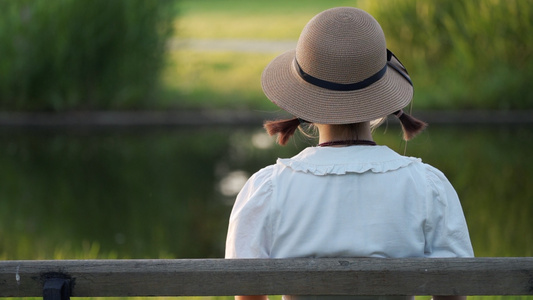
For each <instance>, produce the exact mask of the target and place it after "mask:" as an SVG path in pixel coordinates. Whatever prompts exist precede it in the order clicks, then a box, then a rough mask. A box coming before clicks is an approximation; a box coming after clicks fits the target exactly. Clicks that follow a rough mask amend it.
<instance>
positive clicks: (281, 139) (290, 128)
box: [263, 118, 304, 146]
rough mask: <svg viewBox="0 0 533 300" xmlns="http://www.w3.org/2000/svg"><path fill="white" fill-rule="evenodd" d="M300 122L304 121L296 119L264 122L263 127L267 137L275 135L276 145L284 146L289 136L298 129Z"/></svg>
mask: <svg viewBox="0 0 533 300" xmlns="http://www.w3.org/2000/svg"><path fill="white" fill-rule="evenodd" d="M301 122H304V121H302V120H300V119H298V118H293V119H285V120H276V121H266V122H265V124H264V125H263V127H264V128H265V129H266V131H267V133H268V134H269V135H271V136H272V135H275V134H277V135H278V138H277V141H278V144H280V145H282V146H284V145H286V144H287V142H288V141H289V139H290V138H291V136H293V135H294V132H295V131H296V129H298V127H299V126H300V123H301Z"/></svg>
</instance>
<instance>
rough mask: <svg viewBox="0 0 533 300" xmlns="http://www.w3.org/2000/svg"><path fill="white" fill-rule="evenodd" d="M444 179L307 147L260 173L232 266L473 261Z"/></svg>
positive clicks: (246, 195)
mask: <svg viewBox="0 0 533 300" xmlns="http://www.w3.org/2000/svg"><path fill="white" fill-rule="evenodd" d="M473 255H474V253H473V250H472V245H471V243H470V238H469V234H468V228H467V225H466V221H465V218H464V214H463V211H462V208H461V204H460V202H459V198H458V196H457V193H456V192H455V190H454V188H453V187H452V185H451V184H450V182H449V181H448V180H447V179H446V177H445V176H444V175H443V174H442V172H440V171H439V170H437V169H436V168H434V167H432V166H430V165H427V164H424V163H422V161H421V160H420V159H418V158H412V157H405V156H401V155H399V154H397V153H396V152H394V151H393V150H391V149H389V148H388V147H386V146H350V147H310V148H306V149H304V150H303V151H302V152H301V153H300V154H298V155H296V156H295V157H293V158H290V159H278V161H277V163H276V164H274V165H271V166H268V167H266V168H264V169H261V170H260V171H258V172H257V173H255V174H254V175H253V176H252V177H251V178H250V179H249V180H248V182H247V183H246V185H245V186H244V187H243V189H242V190H241V192H240V193H239V195H238V196H237V199H236V201H235V205H234V207H233V210H232V213H231V216H230V224H229V230H228V236H227V240H226V258H290V257H361V256H363V257H384V258H400V257H472V256H473Z"/></svg>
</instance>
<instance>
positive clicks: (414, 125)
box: [393, 109, 428, 141]
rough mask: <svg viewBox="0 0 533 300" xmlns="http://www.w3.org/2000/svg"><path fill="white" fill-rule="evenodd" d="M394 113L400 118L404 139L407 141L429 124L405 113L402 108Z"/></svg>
mask: <svg viewBox="0 0 533 300" xmlns="http://www.w3.org/2000/svg"><path fill="white" fill-rule="evenodd" d="M393 115H395V116H396V117H397V118H398V119H399V120H400V123H401V124H402V130H403V139H404V140H406V141H408V140H410V139H412V138H414V137H415V136H416V135H417V134H419V133H420V132H422V130H424V129H425V128H426V127H427V126H428V124H427V123H426V122H424V121H421V120H419V119H417V118H415V117H413V116H411V115H409V114H407V113H405V112H404V111H403V110H401V109H400V110H399V111H397V112H394V113H393Z"/></svg>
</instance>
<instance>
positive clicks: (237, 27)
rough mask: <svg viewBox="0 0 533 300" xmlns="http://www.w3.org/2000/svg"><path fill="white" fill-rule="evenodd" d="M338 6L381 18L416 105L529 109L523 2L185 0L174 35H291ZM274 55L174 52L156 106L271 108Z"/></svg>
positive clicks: (531, 8)
mask: <svg viewBox="0 0 533 300" xmlns="http://www.w3.org/2000/svg"><path fill="white" fill-rule="evenodd" d="M334 6H357V7H360V8H363V9H365V10H367V11H369V12H370V13H371V14H373V15H374V16H375V17H376V19H377V20H378V21H379V22H380V23H381V25H382V27H383V29H384V31H385V34H386V37H387V43H388V46H389V47H390V48H391V49H392V50H393V51H394V52H395V53H396V54H398V55H399V57H400V58H401V59H402V61H403V62H404V63H405V64H406V66H407V67H408V70H409V71H410V73H411V75H412V78H413V81H414V83H415V98H414V102H415V107H416V108H418V109H532V108H533V94H532V92H531V91H532V90H531V89H530V88H529V85H530V83H529V81H530V78H531V76H533V64H532V63H531V62H532V60H531V59H530V58H531V56H532V55H533V50H532V49H533V45H532V42H533V40H531V39H529V38H528V35H527V34H523V32H529V31H531V28H533V22H532V21H531V20H533V18H531V17H530V15H532V14H533V5H530V4H529V2H527V1H519V0H511V1H503V0H495V1H490V2H489V1H478V0H473V1H468V2H450V1H442V0H439V1H433V2H431V1H411V0H385V1H367V0H360V1H325V0H324V1H318V0H314V1H305V2H297V1H281V0H276V1H269V2H258V1H217V0H204V1H193V0H188V1H182V2H181V3H180V5H179V11H180V18H179V20H178V21H177V22H176V26H175V27H176V29H177V30H176V32H177V35H176V37H179V38H190V39H250V40H254V39H262V40H294V41H295V40H297V38H298V36H299V34H300V32H301V30H302V28H303V27H304V25H305V24H306V23H307V22H308V21H309V19H311V18H312V17H313V16H314V15H316V14H317V13H319V12H320V11H323V10H324V9H327V8H331V7H334ZM506 20H507V21H506ZM278 54H280V53H272V54H270V55H266V54H265V55H258V54H254V53H245V52H242V53H237V54H235V53H234V54H230V53H219V52H216V51H198V52H196V53H192V52H187V51H182V52H177V53H171V54H170V55H169V56H168V59H169V61H170V62H171V63H170V64H169V66H167V68H166V70H165V72H164V75H163V78H164V79H163V83H164V86H165V96H164V97H163V99H162V100H161V101H160V102H159V104H160V105H162V106H166V107H168V106H170V107H177V108H179V107H184V108H189V107H224V108H228V109H231V108H245V109H264V108H265V106H266V107H267V108H268V107H269V104H265V101H267V100H266V99H265V97H264V96H263V94H262V91H261V88H260V86H259V81H260V72H261V70H262V69H263V68H264V67H265V66H266V64H267V63H268V61H270V59H272V58H273V57H275V56H276V55H278ZM180 55H181V57H180ZM221 68H224V69H223V70H222V69H221ZM217 74H218V75H222V74H223V76H224V77H223V78H229V79H231V80H221V76H218V75H217ZM196 79H201V80H196Z"/></svg>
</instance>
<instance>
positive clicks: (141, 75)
mask: <svg viewBox="0 0 533 300" xmlns="http://www.w3.org/2000/svg"><path fill="white" fill-rule="evenodd" d="M174 12H175V7H174V3H173V1H171V0H115V1H107V0H17V1H11V0H0V53H2V55H1V56H0V109H4V110H5V109H30V110H68V109H93V108H120V107H123V106H129V105H132V104H135V105H141V106H142V104H144V103H148V101H150V99H151V97H153V95H154V93H155V91H156V87H157V85H158V82H159V78H158V74H159V71H160V69H161V68H162V66H163V56H162V54H163V51H164V48H165V42H166V38H167V37H168V36H169V35H170V34H171V32H172V23H173V19H174Z"/></svg>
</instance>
